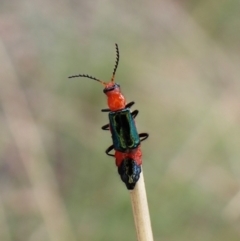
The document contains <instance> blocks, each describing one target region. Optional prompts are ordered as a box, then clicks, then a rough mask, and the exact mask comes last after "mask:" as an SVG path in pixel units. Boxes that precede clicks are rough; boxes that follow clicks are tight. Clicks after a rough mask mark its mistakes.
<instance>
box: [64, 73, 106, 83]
mask: <svg viewBox="0 0 240 241" xmlns="http://www.w3.org/2000/svg"><path fill="white" fill-rule="evenodd" d="M77 77H86V78H88V79H93V80H96V81H98V82H100V83H101V84H104V85H105V84H106V83H105V82H103V81H101V80H100V79H97V78H95V77H92V76H90V75H88V74H78V75H72V76H69V77H68V78H69V79H71V78H77Z"/></svg>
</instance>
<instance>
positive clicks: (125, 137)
mask: <svg viewBox="0 0 240 241" xmlns="http://www.w3.org/2000/svg"><path fill="white" fill-rule="evenodd" d="M108 117H109V124H110V129H111V132H112V140H113V145H114V149H115V150H118V151H121V152H125V151H126V150H128V149H134V148H136V147H138V145H139V144H140V138H139V135H138V132H137V128H136V125H135V122H134V119H133V116H132V115H131V112H130V108H125V109H123V110H120V111H116V112H109V115H108Z"/></svg>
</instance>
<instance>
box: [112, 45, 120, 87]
mask: <svg viewBox="0 0 240 241" xmlns="http://www.w3.org/2000/svg"><path fill="white" fill-rule="evenodd" d="M115 46H116V54H117V55H116V61H115V66H114V70H113V76H112V79H111V81H112V82H114V77H115V74H116V71H117V67H118V63H119V59H120V55H119V49H118V45H117V44H116V43H115Z"/></svg>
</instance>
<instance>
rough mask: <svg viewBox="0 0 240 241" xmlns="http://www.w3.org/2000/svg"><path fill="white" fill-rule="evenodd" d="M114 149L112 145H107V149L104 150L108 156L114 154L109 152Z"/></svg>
mask: <svg viewBox="0 0 240 241" xmlns="http://www.w3.org/2000/svg"><path fill="white" fill-rule="evenodd" d="M113 149H114V147H113V145H111V146H109V147H108V149H107V150H106V151H105V153H106V154H107V155H108V156H114V155H113V154H110V153H109V152H110V151H112V150H113Z"/></svg>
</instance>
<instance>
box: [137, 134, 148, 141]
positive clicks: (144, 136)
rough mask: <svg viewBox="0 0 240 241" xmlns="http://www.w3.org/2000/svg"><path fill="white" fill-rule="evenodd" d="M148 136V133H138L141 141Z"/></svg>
mask: <svg viewBox="0 0 240 241" xmlns="http://www.w3.org/2000/svg"><path fill="white" fill-rule="evenodd" d="M148 136H149V135H148V133H140V134H139V137H140V141H141V142H142V141H144V140H146V139H147V138H148ZM141 137H142V138H141Z"/></svg>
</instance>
